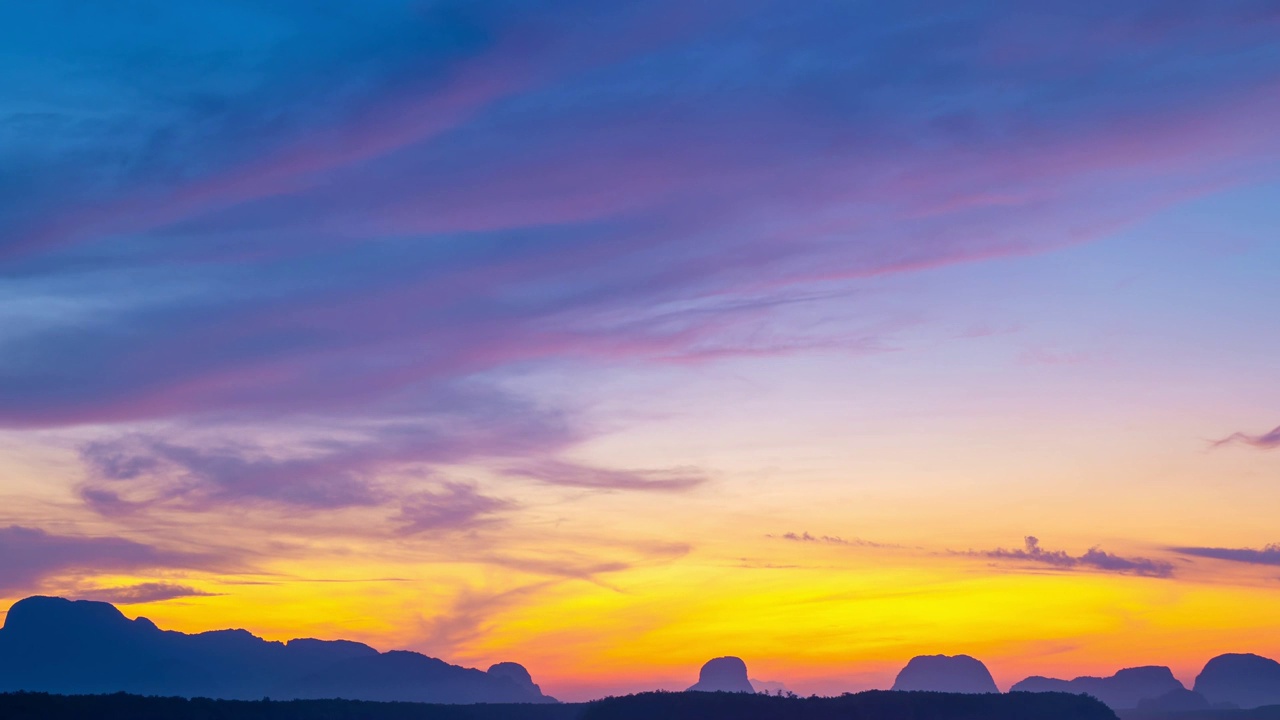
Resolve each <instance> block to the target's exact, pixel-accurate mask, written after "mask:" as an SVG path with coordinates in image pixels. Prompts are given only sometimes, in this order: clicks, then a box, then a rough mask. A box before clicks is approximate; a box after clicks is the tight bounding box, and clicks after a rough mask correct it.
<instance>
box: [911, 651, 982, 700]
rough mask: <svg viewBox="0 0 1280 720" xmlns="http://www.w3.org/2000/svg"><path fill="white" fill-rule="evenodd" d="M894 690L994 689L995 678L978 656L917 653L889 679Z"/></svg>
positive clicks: (964, 691) (972, 690)
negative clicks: (892, 679)
mask: <svg viewBox="0 0 1280 720" xmlns="http://www.w3.org/2000/svg"><path fill="white" fill-rule="evenodd" d="M893 689H894V690H932V691H935V692H951V693H970V694H978V693H998V692H1000V689H999V688H997V687H996V681H995V680H994V679H993V678H992V677H991V672H990V671H988V670H987V666H986V665H983V664H982V661H981V660H978V659H976V658H973V657H970V656H968V655H918V656H916V657H913V658H911V661H910V662H908V663H907V666H906V667H904V668H902V672H899V673H898V677H897V678H896V679H895V680H894V681H893Z"/></svg>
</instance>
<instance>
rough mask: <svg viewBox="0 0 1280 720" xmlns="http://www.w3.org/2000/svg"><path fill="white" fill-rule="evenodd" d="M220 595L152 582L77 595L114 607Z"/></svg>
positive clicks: (97, 589)
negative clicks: (107, 603)
mask: <svg viewBox="0 0 1280 720" xmlns="http://www.w3.org/2000/svg"><path fill="white" fill-rule="evenodd" d="M219 594H220V593H211V592H206V591H204V590H198V589H196V588H193V587H188V586H186V585H176V584H173V583H163V582H150V583H139V584H137V585H125V586H121V587H107V588H95V589H92V590H84V591H80V592H77V593H75V594H74V595H75V597H77V598H79V599H82V600H98V601H101V602H109V603H111V604H113V605H141V604H143V603H153V602H163V601H165V600H174V599H177V598H184V597H214V596H217V595H219Z"/></svg>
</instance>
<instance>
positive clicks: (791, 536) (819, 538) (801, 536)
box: [765, 532, 899, 548]
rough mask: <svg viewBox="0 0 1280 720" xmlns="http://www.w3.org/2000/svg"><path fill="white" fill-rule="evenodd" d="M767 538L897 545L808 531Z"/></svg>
mask: <svg viewBox="0 0 1280 720" xmlns="http://www.w3.org/2000/svg"><path fill="white" fill-rule="evenodd" d="M765 537H767V538H776V539H779V540H790V541H792V542H802V543H822V544H825V545H847V546H853V547H871V548H896V547H899V546H897V545H886V544H884V543H878V542H871V541H870V540H863V539H862V538H850V539H845V538H842V537H840V536H838V535H810V534H809V533H808V532H802V533H794V532H788V533H783V534H781V535H765Z"/></svg>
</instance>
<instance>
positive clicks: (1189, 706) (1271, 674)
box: [893, 654, 1280, 713]
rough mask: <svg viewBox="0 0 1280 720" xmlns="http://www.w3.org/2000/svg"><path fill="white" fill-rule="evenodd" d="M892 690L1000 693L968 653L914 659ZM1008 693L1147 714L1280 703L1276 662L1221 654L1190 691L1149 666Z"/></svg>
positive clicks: (1029, 682)
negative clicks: (1081, 700) (1080, 698)
mask: <svg viewBox="0 0 1280 720" xmlns="http://www.w3.org/2000/svg"><path fill="white" fill-rule="evenodd" d="M893 689H895V690H933V691H937V692H954V693H991V692H998V690H997V689H996V686H995V683H994V682H993V681H992V680H991V673H989V672H987V668H986V666H985V665H983V664H982V663H981V662H980V661H978V660H976V659H974V658H971V657H969V656H968V655H956V656H947V655H922V656H920V657H915V658H912V659H911V661H910V662H908V663H907V666H906V667H905V668H903V670H902V672H901V673H899V674H898V679H897V681H896V682H895V683H894V685H893ZM1009 692H1029V693H1043V692H1060V693H1071V694H1074V695H1089V696H1092V697H1095V698H1097V699H1099V700H1101V701H1102V702H1104V703H1106V704H1107V706H1108V707H1110V708H1111V709H1113V710H1140V711H1145V712H1149V713H1179V712H1192V711H1200V710H1210V709H1213V708H1217V709H1230V708H1256V707H1261V706H1264V705H1280V663H1277V662H1276V661H1275V660H1271V659H1269V658H1265V657H1261V656H1259V655H1248V654H1230V655H1219V656H1218V657H1215V658H1213V659H1212V660H1210V661H1209V662H1208V664H1206V665H1205V667H1204V670H1203V671H1201V673H1200V675H1199V676H1197V677H1196V683H1195V688H1194V689H1188V688H1186V687H1184V686H1183V684H1182V683H1181V682H1179V681H1178V679H1177V678H1175V677H1174V676H1173V672H1172V671H1170V670H1169V668H1167V667H1163V666H1158V665H1148V666H1144V667H1136V668H1125V669H1123V670H1120V671H1119V672H1117V673H1116V674H1114V675H1112V676H1111V677H1078V678H1075V679H1073V680H1059V679H1057V678H1046V677H1039V676H1035V677H1029V678H1027V679H1025V680H1022V681H1019V682H1016V683H1014V684H1013V687H1011V688H1009Z"/></svg>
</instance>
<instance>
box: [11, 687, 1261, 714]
mask: <svg viewBox="0 0 1280 720" xmlns="http://www.w3.org/2000/svg"><path fill="white" fill-rule="evenodd" d="M0 717H3V718H5V720H82V719H83V718H94V720H653V719H654V718H662V720H922V719H926V718H927V719H928V720H977V719H978V718H981V719H982V720H1116V716H1115V714H1114V713H1113V712H1112V711H1111V710H1110V709H1108V708H1107V706H1105V705H1103V704H1102V703H1100V702H1098V701H1097V700H1094V699H1092V698H1088V697H1084V696H1082V695H1067V694H1061V693H1036V694H1032V693H1012V694H1007V695H999V694H994V695H972V694H970V695H965V694H950V693H933V692H893V691H885V690H872V691H869V692H864V693H858V694H856V695H844V696H841V697H833V698H818V697H813V698H787V697H778V696H770V695H754V694H750V693H723V692H683V693H661V692H659V693H643V694H639V695H628V696H626V697H615V698H606V699H604V700H597V701H595V702H590V703H582V704H550V705H546V704H544V705H535V704H519V705H501V704H499V705H425V704H418V703H379V702H360V701H350V700H293V701H286V702H279V701H244V700H208V699H186V698H160V697H140V696H137V695H126V694H122V693H121V694H114V695H97V696H63V695H48V694H37V693H18V694H7V695H0ZM1267 720H1270V719H1269V718H1268V719H1267Z"/></svg>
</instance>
